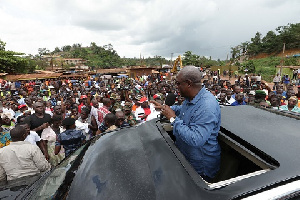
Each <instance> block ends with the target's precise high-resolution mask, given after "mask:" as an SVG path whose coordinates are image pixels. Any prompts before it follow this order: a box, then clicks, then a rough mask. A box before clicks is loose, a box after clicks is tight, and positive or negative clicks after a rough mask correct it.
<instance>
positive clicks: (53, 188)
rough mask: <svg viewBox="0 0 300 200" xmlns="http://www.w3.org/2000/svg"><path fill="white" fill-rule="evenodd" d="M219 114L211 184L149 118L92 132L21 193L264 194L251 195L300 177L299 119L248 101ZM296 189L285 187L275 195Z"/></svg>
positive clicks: (200, 196)
mask: <svg viewBox="0 0 300 200" xmlns="http://www.w3.org/2000/svg"><path fill="white" fill-rule="evenodd" d="M221 114H222V123H221V130H220V134H219V141H220V145H221V147H222V155H221V156H222V159H221V169H220V171H219V174H218V175H217V177H216V178H215V179H214V180H213V181H212V182H211V183H208V182H206V181H204V180H203V179H202V178H201V176H199V175H198V174H197V172H196V171H195V170H194V169H193V167H192V166H191V165H190V164H189V162H188V161H187V160H186V159H185V157H184V156H183V155H182V154H181V153H180V151H179V150H178V149H177V148H176V146H175V144H174V141H173V140H172V139H171V137H170V136H169V134H170V132H169V133H168V132H166V131H165V129H164V128H163V127H164V126H165V124H162V123H160V122H159V121H156V120H152V121H149V122H146V123H143V124H141V125H139V126H136V127H131V128H124V129H120V130H117V131H113V132H109V133H106V134H105V135H102V136H98V137H96V138H94V139H93V140H91V141H90V142H88V143H87V144H86V145H84V146H82V147H81V149H79V150H78V151H76V152H75V153H74V154H75V155H72V156H73V157H72V156H71V157H69V158H67V159H66V160H65V161H63V163H61V164H60V165H59V166H58V167H57V168H55V169H53V170H52V171H50V172H49V173H48V174H46V175H44V176H42V177H41V178H40V179H39V180H37V181H36V182H35V183H34V184H32V185H30V186H28V187H27V188H26V189H25V190H24V191H23V192H22V194H18V198H20V199H23V198H25V199H42V198H54V199H118V200H119V199H130V200H132V199H222V200H223V199H242V198H250V199H251V197H253V198H254V199H262V198H264V196H260V198H256V196H257V195H260V194H265V193H266V192H268V191H271V192H272V191H276V190H277V191H278V189H279V188H281V187H282V186H286V185H288V186H290V185H291V183H298V182H299V180H300V177H299V175H300V168H299V164H300V157H299V156H298V150H299V147H298V145H299V142H300V133H299V130H300V123H299V120H298V119H295V118H290V117H286V116H283V115H282V114H280V113H279V112H278V113H273V112H269V111H267V110H262V109H258V108H254V107H251V106H236V107H224V108H222V110H221ZM299 191H300V189H297V186H296V187H295V186H290V188H289V189H286V190H285V192H284V193H281V194H280V195H278V194H276V195H277V196H275V195H274V197H272V198H277V197H278V198H296V196H297V195H298V192H299ZM273 194H275V193H274V192H273ZM267 195H269V194H267ZM268 197H270V196H268Z"/></svg>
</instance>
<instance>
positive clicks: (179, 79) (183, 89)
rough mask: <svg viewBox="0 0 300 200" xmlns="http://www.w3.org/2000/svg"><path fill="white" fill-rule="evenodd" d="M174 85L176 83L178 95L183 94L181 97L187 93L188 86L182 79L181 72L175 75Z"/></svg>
mask: <svg viewBox="0 0 300 200" xmlns="http://www.w3.org/2000/svg"><path fill="white" fill-rule="evenodd" d="M175 83H176V85H177V88H178V90H179V92H180V95H181V96H183V97H187V94H188V91H187V90H188V87H187V83H186V81H185V80H183V79H182V76H181V74H180V73H179V74H178V76H177V77H176V82H175Z"/></svg>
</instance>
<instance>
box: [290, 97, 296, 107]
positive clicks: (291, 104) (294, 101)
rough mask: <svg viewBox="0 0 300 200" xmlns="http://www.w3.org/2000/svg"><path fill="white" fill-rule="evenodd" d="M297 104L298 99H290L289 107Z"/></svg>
mask: <svg viewBox="0 0 300 200" xmlns="http://www.w3.org/2000/svg"><path fill="white" fill-rule="evenodd" d="M296 104H297V101H296V100H295V99H289V100H288V107H294V106H295V105H296Z"/></svg>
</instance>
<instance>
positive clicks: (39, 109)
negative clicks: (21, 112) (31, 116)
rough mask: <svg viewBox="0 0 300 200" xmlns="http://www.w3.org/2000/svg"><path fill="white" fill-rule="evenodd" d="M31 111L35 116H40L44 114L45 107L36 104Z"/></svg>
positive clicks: (41, 104) (40, 103)
mask: <svg viewBox="0 0 300 200" xmlns="http://www.w3.org/2000/svg"><path fill="white" fill-rule="evenodd" d="M33 109H34V111H35V113H37V114H42V113H45V106H44V104H43V103H42V102H39V101H38V102H36V103H35V104H34V105H33Z"/></svg>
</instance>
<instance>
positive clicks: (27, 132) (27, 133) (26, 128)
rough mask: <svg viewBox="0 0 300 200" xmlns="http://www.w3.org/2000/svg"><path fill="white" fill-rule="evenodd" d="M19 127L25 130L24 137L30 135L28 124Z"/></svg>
mask: <svg viewBox="0 0 300 200" xmlns="http://www.w3.org/2000/svg"><path fill="white" fill-rule="evenodd" d="M21 126H23V127H24V128H25V130H26V134H25V136H26V137H27V135H29V134H30V127H29V125H28V124H23V125H21Z"/></svg>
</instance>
